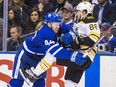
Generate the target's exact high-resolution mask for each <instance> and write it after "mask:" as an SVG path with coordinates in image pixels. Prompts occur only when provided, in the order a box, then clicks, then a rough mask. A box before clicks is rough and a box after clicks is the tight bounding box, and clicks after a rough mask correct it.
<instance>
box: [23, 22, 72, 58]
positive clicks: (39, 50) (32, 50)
mask: <svg viewBox="0 0 116 87" xmlns="http://www.w3.org/2000/svg"><path fill="white" fill-rule="evenodd" d="M23 49H24V50H25V52H26V53H27V54H28V55H30V56H34V55H36V56H38V57H39V56H41V57H44V56H45V54H46V52H49V53H51V54H52V55H53V56H54V57H56V58H62V59H69V57H70V53H71V52H72V51H70V50H67V49H64V48H63V47H61V46H60V45H59V44H58V43H57V37H56V34H55V33H54V32H53V31H52V29H50V28H49V27H48V26H47V25H46V24H44V25H43V26H42V27H41V28H40V29H39V30H38V31H37V32H36V34H35V35H34V36H30V37H28V38H27V39H26V40H25V41H24V42H23Z"/></svg>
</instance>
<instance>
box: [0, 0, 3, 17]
mask: <svg viewBox="0 0 116 87" xmlns="http://www.w3.org/2000/svg"><path fill="white" fill-rule="evenodd" d="M0 18H3V0H0Z"/></svg>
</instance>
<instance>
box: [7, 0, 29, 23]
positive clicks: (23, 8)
mask: <svg viewBox="0 0 116 87" xmlns="http://www.w3.org/2000/svg"><path fill="white" fill-rule="evenodd" d="M9 5H10V6H12V7H14V6H15V7H17V8H19V9H20V18H21V19H22V20H23V21H25V20H27V18H28V13H29V9H28V6H27V5H26V4H24V0H10V4H9Z"/></svg>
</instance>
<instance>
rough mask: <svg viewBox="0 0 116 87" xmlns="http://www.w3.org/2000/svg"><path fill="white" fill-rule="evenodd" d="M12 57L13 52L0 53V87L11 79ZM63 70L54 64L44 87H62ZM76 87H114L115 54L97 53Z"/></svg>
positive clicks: (115, 85)
mask: <svg viewBox="0 0 116 87" xmlns="http://www.w3.org/2000/svg"><path fill="white" fill-rule="evenodd" d="M14 56H15V52H1V53H0V87H7V86H6V84H7V83H8V82H9V80H10V79H11V75H12V67H13V61H14ZM65 70H66V67H63V66H58V65H56V64H55V63H54V64H53V66H52V67H51V68H50V69H49V71H48V72H47V78H46V87H64V78H63V76H64V74H65ZM23 87H28V86H27V85H26V84H24V86H23ZM78 87H116V54H112V53H102V54H101V53H98V54H97V55H96V57H95V59H94V62H93V64H92V65H91V67H90V68H89V69H88V70H86V71H85V73H84V74H83V77H82V79H81V81H80V83H79V84H78Z"/></svg>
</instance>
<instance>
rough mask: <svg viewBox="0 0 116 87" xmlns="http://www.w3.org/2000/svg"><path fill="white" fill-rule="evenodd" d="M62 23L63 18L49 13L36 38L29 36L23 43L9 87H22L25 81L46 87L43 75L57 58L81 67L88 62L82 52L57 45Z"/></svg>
mask: <svg viewBox="0 0 116 87" xmlns="http://www.w3.org/2000/svg"><path fill="white" fill-rule="evenodd" d="M60 22H61V18H60V16H59V15H58V14H56V13H54V12H50V13H48V14H47V15H46V16H45V24H44V25H43V26H42V27H41V28H40V29H39V30H38V31H37V32H36V34H35V35H34V36H29V37H28V38H27V39H26V40H25V41H24V42H23V44H22V46H21V47H20V48H19V50H18V51H17V53H16V56H15V60H14V67H13V78H12V79H11V80H10V83H9V85H8V87H22V86H23V83H24V80H25V81H26V82H27V83H28V84H30V85H32V84H31V83H30V82H32V83H34V84H33V87H45V79H44V78H45V74H43V73H44V72H45V71H46V70H47V69H48V68H50V66H51V65H52V63H53V62H54V61H55V60H56V58H62V59H68V60H71V61H72V62H75V63H77V64H79V65H82V64H84V63H85V62H86V58H83V57H82V56H83V54H82V53H81V52H75V51H71V50H66V49H64V48H63V47H61V46H60V45H59V44H58V43H57V38H56V34H57V33H58V31H59V27H60ZM31 67H35V69H34V68H31ZM30 68H31V69H30ZM19 69H20V73H19ZM28 69H29V70H28ZM21 75H22V76H21ZM22 77H23V78H24V80H23V78H22Z"/></svg>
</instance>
